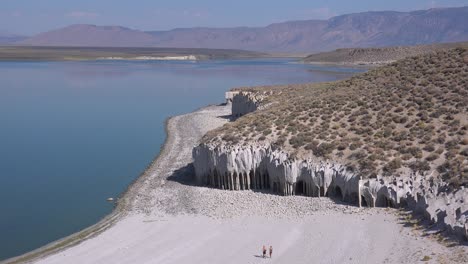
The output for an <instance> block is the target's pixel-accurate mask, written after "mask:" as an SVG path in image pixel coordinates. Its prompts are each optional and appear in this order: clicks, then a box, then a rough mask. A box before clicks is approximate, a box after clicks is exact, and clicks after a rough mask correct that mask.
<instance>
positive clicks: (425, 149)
mask: <svg viewBox="0 0 468 264" xmlns="http://www.w3.org/2000/svg"><path fill="white" fill-rule="evenodd" d="M243 90H244V91H250V93H251V94H253V95H256V97H257V98H262V99H260V100H262V103H261V104H262V105H263V107H261V108H262V110H257V111H255V112H253V113H250V114H247V115H245V116H243V117H241V118H239V119H237V120H236V121H234V122H231V123H228V124H226V125H225V126H223V127H222V128H220V129H217V130H214V131H212V132H210V133H208V134H207V135H206V136H205V138H204V142H211V143H214V144H221V143H223V144H249V143H251V142H259V143H264V144H271V145H272V146H274V147H278V148H281V149H283V150H285V151H287V152H289V153H290V154H291V155H292V156H293V157H297V158H314V157H315V158H320V159H332V160H337V161H340V162H342V163H344V164H346V165H347V168H348V170H357V171H358V172H360V173H361V175H362V176H364V177H376V176H377V175H398V174H401V173H408V172H409V171H413V172H415V173H421V174H431V175H432V176H436V175H441V176H442V177H443V178H444V179H446V180H447V181H450V183H451V184H452V186H454V187H458V186H460V185H465V186H468V135H467V132H468V111H467V110H468V109H467V107H468V50H467V49H466V48H457V49H451V50H445V51H439V52H437V53H431V54H426V55H421V56H417V57H411V58H407V59H404V60H401V61H398V62H396V63H392V64H389V65H387V66H383V67H379V68H375V69H372V70H370V71H369V72H367V73H364V74H360V75H357V76H355V77H353V78H351V79H348V80H345V81H339V82H334V83H321V84H303V85H288V86H267V87H255V88H247V89H243Z"/></svg>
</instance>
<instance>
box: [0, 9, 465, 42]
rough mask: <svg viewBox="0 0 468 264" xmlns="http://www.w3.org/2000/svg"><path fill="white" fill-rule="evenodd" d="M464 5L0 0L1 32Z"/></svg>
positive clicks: (242, 22)
mask: <svg viewBox="0 0 468 264" xmlns="http://www.w3.org/2000/svg"><path fill="white" fill-rule="evenodd" d="M450 6H468V0H287V1H284V0H235V1H221V0H170V1H164V0H133V1H130V0H0V32H10V33H19V34H26V35H32V34H36V33H38V32H42V31H47V30H50V29H55V28H60V27H63V26H67V25H70V24H83V23H84V24H97V25H122V26H126V27H130V28H135V29H140V30H166V29H172V28H177V27H194V26H210V27H229V26H266V25H268V24H271V23H275V22H282V21H287V20H302V19H326V18H329V17H332V16H335V15H341V14H347V13H354V12H363V11H369V10H372V11H380V10H396V11H410V10H419V9H428V8H432V7H450Z"/></svg>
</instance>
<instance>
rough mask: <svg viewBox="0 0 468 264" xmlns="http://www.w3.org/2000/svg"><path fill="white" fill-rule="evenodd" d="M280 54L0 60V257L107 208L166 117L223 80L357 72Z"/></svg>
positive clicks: (237, 82) (212, 94) (147, 155)
mask: <svg viewBox="0 0 468 264" xmlns="http://www.w3.org/2000/svg"><path fill="white" fill-rule="evenodd" d="M290 62H291V61H290V60H286V59H262V60H229V61H205V62H196V63H194V62H160V61H159V62H124V61H95V62H0V260H1V259H5V258H9V257H13V256H16V255H19V254H21V253H24V252H27V251H30V250H33V249H35V248H37V247H40V246H42V245H45V244H47V243H49V242H51V241H54V240H56V239H59V238H62V237H64V236H67V235H69V234H71V233H74V232H76V231H79V230H80V229H83V228H85V227H87V226H90V225H92V224H94V223H96V222H97V221H99V220H100V219H101V218H102V217H104V216H105V215H106V214H108V213H110V212H111V211H112V209H113V206H112V204H110V203H108V202H106V198H108V197H117V196H119V194H120V193H121V192H123V191H124V190H125V189H126V187H127V186H128V184H129V183H131V182H132V180H134V179H135V178H136V177H138V176H139V175H140V173H141V172H142V171H143V170H144V169H145V167H146V166H147V165H148V164H149V163H150V162H151V161H152V159H153V158H154V157H155V156H156V155H157V154H158V152H159V150H160V147H161V145H162V144H163V142H164V138H165V134H164V120H165V119H166V118H167V117H169V116H173V115H177V114H181V113H187V112H190V111H193V110H195V109H197V108H199V107H202V106H205V105H207V104H217V103H221V102H224V92H225V91H227V90H228V89H230V88H233V87H239V86H249V85H267V84H286V83H302V82H320V81H331V80H336V79H342V78H346V77H348V76H350V75H351V74H352V73H355V72H359V71H362V70H357V69H345V68H333V67H321V66H312V65H303V64H294V63H290Z"/></svg>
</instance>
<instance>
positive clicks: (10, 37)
mask: <svg viewBox="0 0 468 264" xmlns="http://www.w3.org/2000/svg"><path fill="white" fill-rule="evenodd" d="M27 38H28V37H26V36H20V35H15V34H11V33H6V32H0V45H2V44H10V43H15V42H20V41H23V40H25V39H27Z"/></svg>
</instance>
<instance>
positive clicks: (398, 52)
mask: <svg viewBox="0 0 468 264" xmlns="http://www.w3.org/2000/svg"><path fill="white" fill-rule="evenodd" d="M456 47H468V42H462V43H446V44H432V45H418V46H397V47H384V48H354V49H337V50H335V51H330V52H323V53H317V54H312V55H309V56H307V57H305V58H304V59H303V60H302V61H303V62H305V63H318V64H341V65H383V64H388V63H392V62H395V61H397V60H401V59H404V58H407V57H412V56H417V55H422V54H426V53H430V52H436V51H438V50H443V49H450V48H456Z"/></svg>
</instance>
